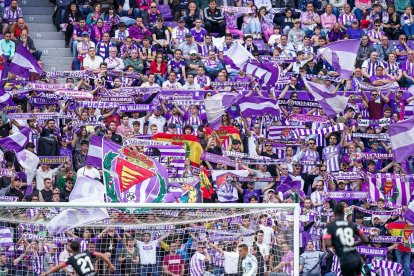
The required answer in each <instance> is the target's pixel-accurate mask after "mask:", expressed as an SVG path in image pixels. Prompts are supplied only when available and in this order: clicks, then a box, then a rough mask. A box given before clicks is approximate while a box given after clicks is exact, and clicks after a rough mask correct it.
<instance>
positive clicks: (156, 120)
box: [148, 114, 167, 132]
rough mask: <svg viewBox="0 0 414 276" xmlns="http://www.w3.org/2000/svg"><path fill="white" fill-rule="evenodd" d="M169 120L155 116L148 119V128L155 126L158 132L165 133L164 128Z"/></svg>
mask: <svg viewBox="0 0 414 276" xmlns="http://www.w3.org/2000/svg"><path fill="white" fill-rule="evenodd" d="M166 122H167V120H166V119H165V118H164V117H163V116H158V117H156V116H154V114H153V115H151V117H149V118H148V127H151V125H153V124H155V125H156V126H157V130H158V132H164V126H165V123H166Z"/></svg>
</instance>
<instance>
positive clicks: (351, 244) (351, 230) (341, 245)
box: [322, 204, 369, 276]
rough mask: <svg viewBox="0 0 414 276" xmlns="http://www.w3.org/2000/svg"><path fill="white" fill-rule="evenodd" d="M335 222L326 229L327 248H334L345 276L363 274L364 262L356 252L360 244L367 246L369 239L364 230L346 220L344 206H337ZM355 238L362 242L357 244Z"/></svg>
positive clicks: (324, 238) (324, 236) (324, 237)
mask: <svg viewBox="0 0 414 276" xmlns="http://www.w3.org/2000/svg"><path fill="white" fill-rule="evenodd" d="M334 215H335V221H332V222H330V223H329V224H328V225H327V226H326V228H325V229H324V234H323V237H322V239H323V240H324V241H325V245H326V247H330V246H333V247H334V248H335V252H336V255H337V256H338V258H339V262H340V264H341V272H342V275H343V276H357V275H360V274H361V267H362V260H361V256H360V255H359V254H358V252H357V250H356V246H357V245H359V244H367V243H368V242H369V239H368V238H367V237H366V236H365V235H364V232H363V231H362V229H360V228H359V226H358V225H357V224H355V223H353V222H348V221H347V220H345V218H344V217H345V214H344V206H343V205H342V204H337V205H336V206H335V211H334ZM355 236H358V237H359V238H360V239H361V241H360V242H358V243H355Z"/></svg>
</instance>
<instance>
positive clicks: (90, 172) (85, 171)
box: [76, 166, 101, 179]
mask: <svg viewBox="0 0 414 276" xmlns="http://www.w3.org/2000/svg"><path fill="white" fill-rule="evenodd" d="M76 173H77V175H84V176H88V177H90V178H92V179H95V178H99V179H100V178H101V175H100V174H99V171H98V170H97V169H95V168H94V167H90V168H88V167H86V166H85V167H82V168H80V169H79V170H78V171H77V172H76Z"/></svg>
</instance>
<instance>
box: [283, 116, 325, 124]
mask: <svg viewBox="0 0 414 276" xmlns="http://www.w3.org/2000/svg"><path fill="white" fill-rule="evenodd" d="M288 121H290V122H316V123H326V122H328V121H329V118H328V117H326V116H318V115H307V114H291V115H290V116H289V117H288Z"/></svg>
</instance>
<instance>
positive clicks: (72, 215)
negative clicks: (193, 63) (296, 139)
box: [0, 202, 299, 276]
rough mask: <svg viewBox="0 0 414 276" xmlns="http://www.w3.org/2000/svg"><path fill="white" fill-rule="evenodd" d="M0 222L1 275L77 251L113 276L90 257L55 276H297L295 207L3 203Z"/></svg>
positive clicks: (26, 271)
mask: <svg viewBox="0 0 414 276" xmlns="http://www.w3.org/2000/svg"><path fill="white" fill-rule="evenodd" d="M0 223H1V227H0V250H1V253H0V254H1V257H0V276H1V275H41V273H42V272H46V271H48V270H49V269H50V268H52V267H54V266H55V265H57V264H59V263H61V262H64V261H66V260H68V258H70V256H71V255H72V252H70V251H71V250H70V248H71V247H72V246H74V247H75V248H76V245H78V246H79V251H80V252H100V253H103V255H104V256H106V257H107V258H108V259H109V260H110V262H111V263H112V264H113V265H114V267H115V271H114V272H111V271H110V270H109V267H108V265H107V264H106V263H105V260H104V259H102V258H99V256H98V258H94V257H93V256H92V257H91V259H90V261H88V262H86V261H85V262H83V261H82V262H80V263H78V264H75V265H74V266H67V267H65V268H64V269H61V270H60V271H59V272H56V273H53V274H52V275H76V274H74V273H75V271H74V270H75V269H76V268H75V266H78V269H81V271H82V272H81V274H79V272H78V275H84V274H82V273H85V275H143V276H150V275H151V276H158V275H159V276H161V275H191V276H204V275H243V273H245V272H249V271H252V270H253V273H252V274H246V275H263V276H264V275H275V276H276V275H277V276H279V275H299V272H298V271H299V206H298V205H296V204H191V205H190V204H108V203H106V204H93V203H86V204H85V203H83V204H76V203H58V204H56V203H44V202H42V203H33V202H27V203H26V202H19V203H17V202H0ZM101 257H102V256H101ZM72 259H73V258H72ZM69 263H70V261H68V264H69ZM82 269H83V270H82ZM93 272H94V273H96V274H90V273H93ZM268 272H269V273H268Z"/></svg>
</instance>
